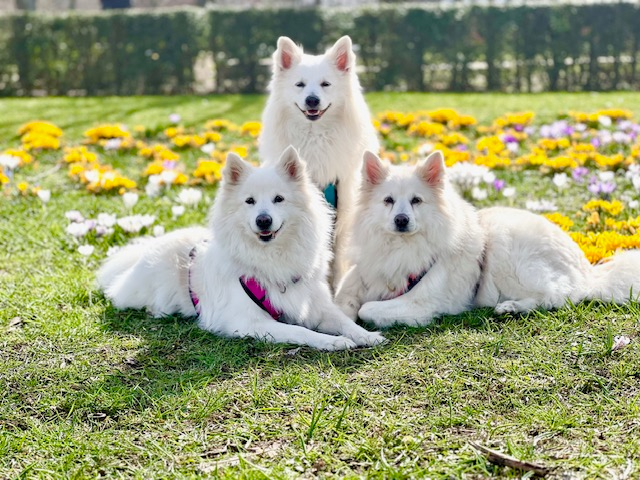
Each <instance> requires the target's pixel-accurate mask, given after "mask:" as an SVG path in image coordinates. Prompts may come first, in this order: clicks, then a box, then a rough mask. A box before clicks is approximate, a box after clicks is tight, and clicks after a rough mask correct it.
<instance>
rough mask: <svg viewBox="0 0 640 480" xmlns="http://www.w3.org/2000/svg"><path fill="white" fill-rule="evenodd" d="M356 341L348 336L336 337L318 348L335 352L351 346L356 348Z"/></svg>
mask: <svg viewBox="0 0 640 480" xmlns="http://www.w3.org/2000/svg"><path fill="white" fill-rule="evenodd" d="M357 346H358V345H356V342H354V341H353V340H351V339H350V338H347V337H335V338H333V339H331V340H328V341H327V342H326V343H324V344H323V345H322V346H319V347H318V348H319V349H320V350H326V351H328V352H335V351H337V350H349V349H350V348H356V347H357Z"/></svg>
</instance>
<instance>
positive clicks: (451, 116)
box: [427, 108, 471, 124]
mask: <svg viewBox="0 0 640 480" xmlns="http://www.w3.org/2000/svg"><path fill="white" fill-rule="evenodd" d="M427 114H428V115H429V118H431V120H432V121H434V122H437V123H442V124H447V123H449V122H452V123H454V124H459V121H460V116H459V115H458V112H456V111H455V110H453V109H451V108H440V109H438V110H432V111H430V112H427ZM469 120H471V118H465V121H469Z"/></svg>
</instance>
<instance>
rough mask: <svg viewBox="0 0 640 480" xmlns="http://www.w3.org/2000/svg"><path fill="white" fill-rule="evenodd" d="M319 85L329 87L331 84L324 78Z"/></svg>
mask: <svg viewBox="0 0 640 480" xmlns="http://www.w3.org/2000/svg"><path fill="white" fill-rule="evenodd" d="M320 86H321V87H330V86H331V84H330V83H329V82H327V81H326V80H325V81H324V82H322V83H321V84H320Z"/></svg>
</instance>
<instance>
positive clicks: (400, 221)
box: [393, 213, 409, 232]
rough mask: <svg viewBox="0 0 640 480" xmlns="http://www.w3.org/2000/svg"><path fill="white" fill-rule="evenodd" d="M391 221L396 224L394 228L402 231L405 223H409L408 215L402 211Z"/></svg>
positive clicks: (405, 227) (404, 228)
mask: <svg viewBox="0 0 640 480" xmlns="http://www.w3.org/2000/svg"><path fill="white" fill-rule="evenodd" d="M393 221H394V223H395V224H396V229H397V230H399V231H401V232H403V231H405V230H406V229H407V225H409V216H408V215H405V214H404V213H399V214H398V215H396V218H394V219H393Z"/></svg>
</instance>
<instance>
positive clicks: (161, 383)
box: [0, 93, 640, 479]
mask: <svg viewBox="0 0 640 480" xmlns="http://www.w3.org/2000/svg"><path fill="white" fill-rule="evenodd" d="M368 100H369V101H370V103H371V105H372V109H373V110H375V111H379V110H385V109H394V110H404V111H409V110H415V109H417V108H433V107H454V108H457V109H458V110H459V111H461V112H464V113H471V114H474V115H477V116H478V117H479V118H480V119H490V118H493V117H495V116H498V115H499V114H501V113H504V112H505V111H507V110H523V109H527V110H532V111H536V112H537V113H539V114H540V115H541V116H542V117H543V118H544V117H545V115H548V116H549V117H551V116H553V115H554V114H556V113H558V112H559V111H563V110H566V109H571V108H576V109H578V108H580V109H582V110H589V109H596V108H600V107H608V106H615V107H620V106H624V107H626V108H631V109H633V110H634V111H635V112H636V115H637V114H638V113H639V112H640V100H638V98H637V95H636V96H634V95H632V94H620V93H615V94H600V95H588V94H583V95H577V94H576V95H530V96H505V95H487V96H483V95H435V94H430V95H413V94H412V95H401V94H372V95H370V96H369V97H368ZM263 101H264V98H263V97H221V98H218V97H209V98H199V97H169V98H131V99H130V98H126V99H115V98H108V99H62V98H54V99H24V100H8V99H7V100H0V109H2V111H3V112H5V113H4V115H3V119H2V120H1V121H0V122H1V125H0V132H2V137H1V138H2V142H0V143H4V144H5V146H9V145H15V144H16V143H17V142H15V141H13V140H11V139H12V138H13V137H15V131H16V129H17V126H19V125H20V124H21V123H23V122H26V121H28V120H32V119H35V118H43V119H47V120H50V121H53V122H54V123H57V124H58V125H59V126H61V127H63V128H64V130H65V134H66V135H67V136H68V137H70V138H80V136H81V133H82V132H83V131H84V129H86V128H88V127H89V126H92V125H95V124H97V123H101V122H105V121H122V122H125V123H127V124H128V125H130V126H131V125H134V124H136V123H141V124H144V125H146V126H148V127H150V128H152V129H153V128H156V127H157V128H160V127H161V126H164V125H166V124H167V116H168V115H169V114H170V113H172V112H178V113H180V114H181V115H182V118H183V120H184V123H185V124H186V125H200V124H202V123H203V122H204V120H206V119H209V118H215V117H225V118H229V119H231V120H234V121H238V122H240V121H243V120H250V119H257V118H259V113H260V110H261V108H262V105H263ZM634 102H635V103H634ZM50 155H51V157H49V158H48V161H51V162H54V161H55V159H56V158H58V157H56V156H55V155H53V154H50ZM117 158H118V159H119V161H120V162H124V159H123V158H121V157H117ZM41 168H42V169H43V170H44V169H46V168H48V167H46V166H44V165H42V166H41ZM35 173H36V172H34V174H35ZM47 181H48V182H50V185H51V186H54V187H55V188H57V192H56V193H55V194H54V197H53V198H52V200H51V201H50V202H49V203H48V204H47V205H46V206H45V205H43V204H42V203H41V202H40V201H39V200H38V199H37V198H35V197H25V198H16V197H0V245H2V249H1V250H0V392H1V395H0V478H97V477H106V478H197V477H211V476H213V477H221V478H251V479H253V478H310V477H321V478H345V477H346V478H357V477H371V478H398V479H401V478H420V477H427V478H487V477H497V478H521V477H522V475H523V472H521V471H517V470H512V469H509V468H505V467H498V466H495V465H492V464H491V463H488V462H487V461H486V459H485V458H484V457H483V456H482V455H480V454H479V453H478V452H477V451H476V450H474V449H473V448H472V447H471V446H470V444H469V442H470V441H476V442H478V443H480V444H482V445H485V446H488V447H490V448H493V449H496V450H499V451H501V452H504V453H508V454H511V455H513V456H516V457H518V458H520V459H522V460H530V461H534V462H537V463H541V464H543V465H545V466H547V467H549V468H551V469H552V473H551V477H552V478H616V477H617V478H624V475H625V474H626V475H628V477H627V478H632V477H634V476H637V475H638V474H640V473H639V472H640V460H638V459H640V443H639V442H638V435H639V428H640V427H639V423H638V418H640V383H639V382H638V378H639V377H640V347H639V346H638V342H637V338H638V332H639V331H640V323H639V321H638V318H640V306H639V305H637V304H631V305H627V306H624V307H617V306H612V305H608V304H600V303H593V304H580V305H577V306H574V307H565V308H562V309H560V310H558V311H554V312H536V313H532V314H530V315H525V316H518V317H512V316H504V317H496V316H495V315H494V314H493V313H492V312H491V311H490V310H477V311H473V312H469V313H467V314H464V315H460V316H456V317H446V318H444V319H441V320H440V321H438V322H437V323H436V324H435V325H434V326H431V327H428V328H393V329H391V330H389V331H387V332H386V333H385V335H386V336H387V337H388V338H389V339H390V342H389V344H387V345H385V346H382V347H379V348H374V349H363V350H357V351H350V352H339V353H331V354H329V353H322V352H317V351H313V350H311V349H308V348H301V349H293V347H291V346H287V345H270V344H265V343H261V342H256V341H251V340H240V339H234V340H230V339H222V338H218V337H215V336H213V335H211V334H208V333H206V332H203V331H201V330H199V329H198V328H197V327H196V326H195V325H194V323H193V321H192V320H189V319H182V318H174V317H171V318H166V319H152V318H148V317H147V316H146V315H145V314H144V313H142V312H136V311H117V310H115V309H114V308H112V307H111V306H110V305H109V303H108V302H107V301H106V300H105V299H104V298H103V297H102V295H101V294H100V293H99V292H98V291H96V289H95V288H94V284H93V281H94V271H95V269H96V268H97V266H98V264H99V258H98V256H92V257H88V258H85V257H82V256H81V255H79V254H78V253H77V251H76V245H75V244H74V243H73V242H72V241H71V240H70V239H69V237H68V235H67V234H66V233H65V227H66V225H67V223H68V222H67V221H66V219H65V217H64V213H65V212H66V211H67V210H70V209H81V210H82V211H83V213H85V214H86V215H95V214H96V213H97V212H100V211H111V212H114V213H118V214H124V213H125V209H124V207H123V206H122V202H121V201H120V199H119V198H118V197H113V196H109V195H104V196H93V195H89V194H87V193H85V192H84V191H81V190H78V189H76V188H75V187H74V186H73V184H71V183H70V182H69V181H68V180H67V179H66V178H65V175H64V171H63V172H62V173H61V172H57V173H55V174H52V176H51V178H50V179H48V180H47ZM210 194H212V193H211V192H210ZM171 205H172V202H171V201H169V200H168V199H166V198H164V199H160V200H157V201H152V200H148V199H142V200H141V202H140V203H139V204H138V205H137V206H136V212H140V213H142V212H149V213H154V214H156V215H158V216H159V218H161V219H162V223H163V224H165V225H166V226H167V227H168V228H175V227H179V226H182V225H186V224H189V223H193V222H204V221H205V215H206V210H207V205H206V204H202V205H200V206H199V207H198V208H197V209H194V210H191V211H189V212H188V213H187V214H185V215H184V216H183V217H180V219H178V220H172V219H171V213H170V208H171ZM121 240H123V239H118V241H121ZM98 250H99V252H100V256H102V255H103V254H104V250H106V244H100V245H99V249H98ZM618 334H625V335H628V336H630V337H631V338H632V342H631V344H630V345H629V346H628V347H626V348H624V349H622V350H618V351H612V349H611V344H612V343H611V342H612V338H613V336H615V335H618Z"/></svg>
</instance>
